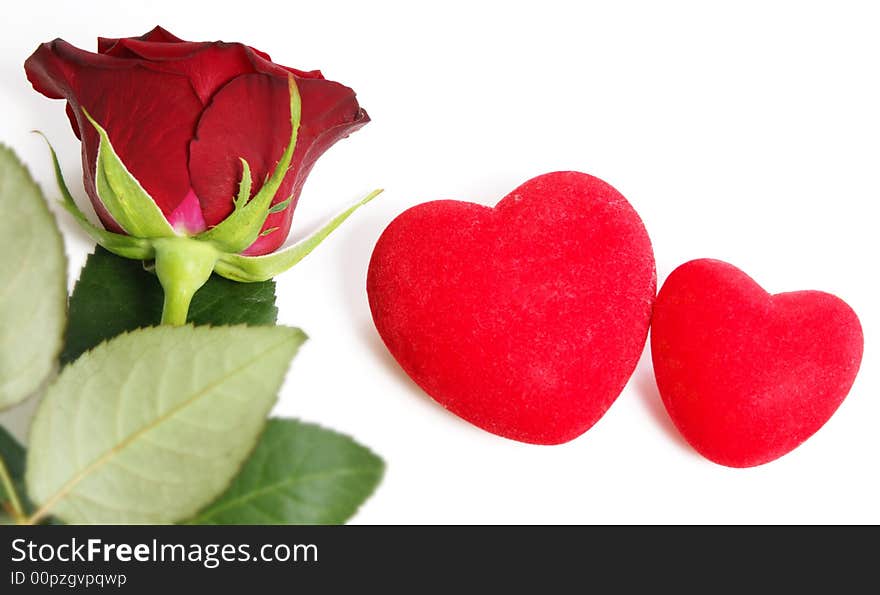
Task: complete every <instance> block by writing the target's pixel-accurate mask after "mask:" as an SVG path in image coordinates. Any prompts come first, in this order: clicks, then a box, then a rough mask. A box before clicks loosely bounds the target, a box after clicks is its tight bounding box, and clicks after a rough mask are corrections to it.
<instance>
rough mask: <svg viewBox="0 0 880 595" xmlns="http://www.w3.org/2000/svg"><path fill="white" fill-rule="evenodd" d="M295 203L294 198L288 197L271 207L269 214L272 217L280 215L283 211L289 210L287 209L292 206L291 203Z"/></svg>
mask: <svg viewBox="0 0 880 595" xmlns="http://www.w3.org/2000/svg"><path fill="white" fill-rule="evenodd" d="M291 202H293V197H292V196H288V197H287V198H285V199H284V200H282V201H281V202H279V203H275V204H274V205H272V206H271V207H269V214H270V215H272V214H274V213H280V212H281V211H284V210H287V207H289V206H290V203H291Z"/></svg>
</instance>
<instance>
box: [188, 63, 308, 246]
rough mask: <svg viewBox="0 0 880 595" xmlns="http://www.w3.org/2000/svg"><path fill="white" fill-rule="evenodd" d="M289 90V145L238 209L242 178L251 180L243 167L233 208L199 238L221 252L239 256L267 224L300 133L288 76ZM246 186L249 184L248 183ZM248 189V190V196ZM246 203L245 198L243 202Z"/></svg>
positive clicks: (296, 99) (295, 95)
mask: <svg viewBox="0 0 880 595" xmlns="http://www.w3.org/2000/svg"><path fill="white" fill-rule="evenodd" d="M287 80H288V89H289V91H290V129H291V133H290V143H288V145H287V148H286V149H285V150H284V153H283V154H282V156H281V160H280V161H278V165H276V166H275V170H274V171H273V172H272V175H271V176H270V177H269V179H268V180H266V183H265V184H263V186H262V188H260V190H259V192H257V195H256V196H254V198H253V199H252V200H251V201H250V202H248V203H247V204H246V205H244V206H240V204H239V203H240V201H241V200H242V194H241V188H242V187H244V185H245V176H246V177H247V178H250V168H247V167H246V168H245V170H244V174H243V175H242V184H241V186H239V197H238V198H237V199H236V201H235V209H234V210H233V211H232V214H230V215H229V216H228V217H227V218H226V219H224V220H223V221H221V222H220V223H218V224H217V225H216V226H215V227H213V228H211V229H209V230H208V231H205V232H203V233H201V234H199V235H198V236H196V237H197V238H198V239H200V240H209V241H211V242H214V243H215V244H217V245H218V246H219V247H220V248H221V249H222V250H223V251H224V252H230V253H233V254H235V253H238V252H241V251H242V250H244V249H245V248H247V247H248V246H250V245H251V244H253V243H254V241H256V239H257V238H258V237H259V236H260V230H261V229H262V227H263V224H264V223H265V222H266V217H268V215H269V208H270V205H271V204H272V199H273V198H275V194H276V193H277V192H278V188H279V187H280V186H281V182H282V181H283V180H284V176H285V175H287V170H288V169H289V168H290V162H291V160H292V159H293V151H294V149H295V148H296V137H297V134H298V132H299V123H300V116H301V112H302V106H301V102H300V96H299V89H297V86H296V82H295V81H294V79H293V76H290V77H288V79H287ZM248 186H250V184H249V183H248ZM249 192H250V188H248V193H249ZM245 200H246V199H245Z"/></svg>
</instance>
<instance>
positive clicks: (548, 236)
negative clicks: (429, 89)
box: [367, 172, 656, 444]
mask: <svg viewBox="0 0 880 595" xmlns="http://www.w3.org/2000/svg"><path fill="white" fill-rule="evenodd" d="M655 290H656V275H655V270H654V254H653V251H652V250H651V242H650V240H649V239H648V234H647V232H646V231H645V228H644V225H643V224H642V221H641V219H639V216H638V215H637V214H636V212H635V211H634V210H633V208H632V206H630V204H629V203H628V202H627V201H626V199H625V198H624V197H623V196H621V195H620V193H618V192H617V191H616V190H615V189H614V188H612V187H611V186H609V185H608V184H606V183H605V182H603V181H602V180H599V179H598V178H594V177H592V176H588V175H586V174H582V173H578V172H558V173H551V174H546V175H543V176H539V177H537V178H534V179H532V180H530V181H528V182H526V183H525V184H523V185H522V186H520V187H519V188H517V189H516V190H514V191H513V192H511V193H510V194H509V195H508V196H506V197H505V198H504V199H503V200H501V202H499V203H498V205H497V206H496V207H495V208H494V209H493V208H490V207H485V206H481V205H477V204H473V203H469V202H459V201H452V200H443V201H434V202H428V203H425V204H421V205H418V206H416V207H413V208H411V209H409V210H408V211H406V212H404V213H403V214H401V215H400V216H399V217H397V218H396V219H395V220H394V221H393V222H392V223H391V224H390V225H389V226H388V228H387V229H386V230H385V232H384V233H383V234H382V236H381V237H380V238H379V241H378V243H377V244H376V248H375V250H374V251H373V256H372V260H371V262H370V268H369V273H368V276H367V293H368V295H369V300H370V308H371V309H372V313H373V320H374V322H375V324H376V328H377V329H378V331H379V334H380V335H381V337H382V339H383V340H384V341H385V344H386V345H387V347H388V349H389V351H390V352H391V354H392V355H393V356H394V357H395V358H396V359H397V361H398V362H399V363H400V365H401V367H402V368H403V369H404V370H405V371H406V373H407V374H409V376H410V377H411V378H412V379H413V380H415V382H416V383H418V384H419V386H421V387H422V388H423V389H424V390H425V392H427V393H428V394H429V395H430V396H431V397H433V398H434V399H435V400H436V401H438V402H439V403H440V404H441V405H443V406H444V407H446V408H447V409H449V410H450V411H452V412H453V413H455V414H457V415H459V416H461V417H462V418H464V419H466V420H468V421H470V422H471V423H473V424H475V425H477V426H479V427H481V428H483V429H485V430H488V431H489V432H493V433H495V434H499V435H501V436H505V437H507V438H512V439H514V440H520V441H523V442H531V443H536V444H558V443H562V442H566V441H568V440H571V439H572V438H575V437H577V436H579V435H580V434H582V433H583V432H585V431H586V430H588V429H589V428H590V427H591V426H592V425H593V424H594V423H595V422H596V421H597V420H598V419H599V418H600V417H602V415H603V414H604V413H605V411H606V410H607V409H608V407H610V406H611V404H612V403H613V402H614V400H615V399H616V398H617V395H618V394H620V392H621V390H622V389H623V387H624V385H625V384H626V382H627V380H628V378H629V377H630V375H631V374H632V372H633V369H634V368H635V365H636V362H637V361H638V359H639V355H640V353H641V351H642V348H643V347H644V344H645V339H646V338H647V332H648V324H649V321H650V317H651V304H652V302H653V300H654V294H655Z"/></svg>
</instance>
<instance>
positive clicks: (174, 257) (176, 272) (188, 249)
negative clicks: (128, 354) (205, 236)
mask: <svg viewBox="0 0 880 595" xmlns="http://www.w3.org/2000/svg"><path fill="white" fill-rule="evenodd" d="M153 246H154V248H155V250H156V276H158V277H159V282H160V283H161V284H162V289H163V290H164V292H165V303H164V304H163V306H162V324H169V325H172V326H181V325H184V324H186V316H187V314H188V313H189V304H190V302H191V301H192V298H193V296H194V295H195V293H196V291H198V290H199V288H201V287H202V285H204V284H205V283H206V282H207V281H208V278H209V277H210V276H211V272H212V271H213V270H214V265H215V264H216V263H217V257H218V255H219V252H218V251H217V249H216V248H215V247H214V245H213V244H211V243H210V242H202V241H198V240H193V239H191V238H186V237H173V238H158V239H155V240H153Z"/></svg>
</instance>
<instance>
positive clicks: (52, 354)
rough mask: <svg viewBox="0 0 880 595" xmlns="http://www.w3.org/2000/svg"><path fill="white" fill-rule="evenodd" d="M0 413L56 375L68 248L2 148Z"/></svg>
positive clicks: (23, 172)
mask: <svg viewBox="0 0 880 595" xmlns="http://www.w3.org/2000/svg"><path fill="white" fill-rule="evenodd" d="M0 213H2V216H0V280H2V281H0V283H2V285H0V409H4V408H6V407H10V406H12V405H15V404H16V403H18V402H19V401H22V400H23V399H25V398H26V397H27V396H29V395H30V394H32V393H33V392H34V391H36V390H37V389H38V388H39V387H40V385H41V384H42V383H43V381H45V380H46V378H47V377H48V376H49V375H50V374H51V373H52V372H53V371H54V369H55V366H56V360H57V357H58V352H59V351H60V350H61V335H62V333H63V330H64V310H65V306H66V303H67V273H66V269H67V261H66V258H65V256H64V244H63V243H62V241H61V234H60V233H59V231H58V227H57V226H56V224H55V218H54V217H53V216H52V214H51V213H50V212H49V208H48V207H47V205H46V201H45V199H44V198H43V193H42V192H41V191H40V188H39V186H37V184H36V182H34V180H33V178H31V176H30V174H29V173H28V171H27V169H26V168H25V167H24V165H22V163H21V162H20V161H19V160H18V158H17V157H16V156H15V153H13V152H12V150H10V149H9V148H8V147H6V146H3V145H0Z"/></svg>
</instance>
